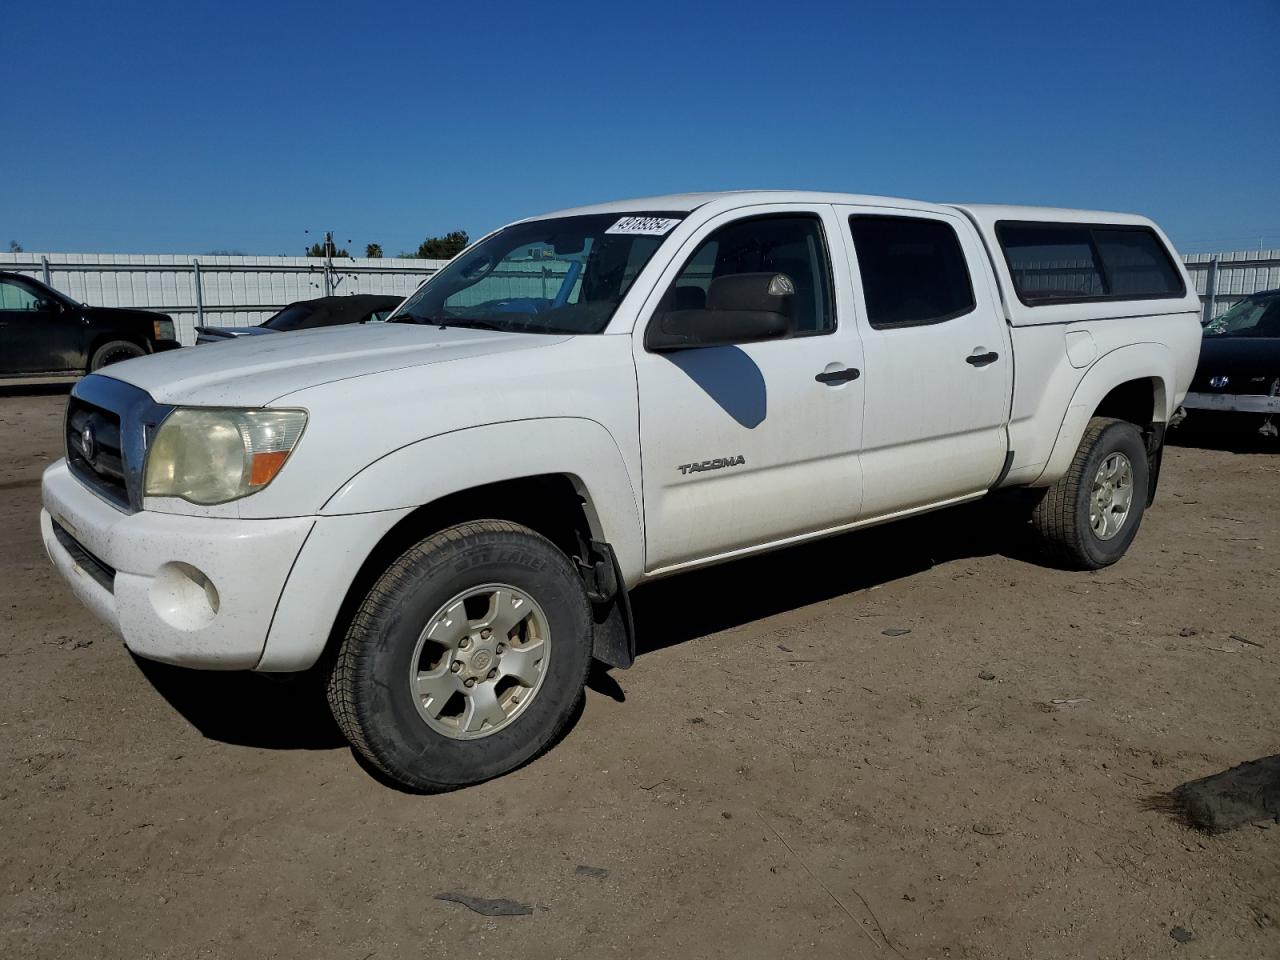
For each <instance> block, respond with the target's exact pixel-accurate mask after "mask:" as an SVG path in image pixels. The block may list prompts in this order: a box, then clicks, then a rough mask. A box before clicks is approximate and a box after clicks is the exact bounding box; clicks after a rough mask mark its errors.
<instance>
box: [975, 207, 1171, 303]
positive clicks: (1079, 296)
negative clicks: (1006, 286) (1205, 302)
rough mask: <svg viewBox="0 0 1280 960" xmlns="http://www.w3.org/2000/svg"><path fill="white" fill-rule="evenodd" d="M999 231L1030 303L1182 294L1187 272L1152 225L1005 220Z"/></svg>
mask: <svg viewBox="0 0 1280 960" xmlns="http://www.w3.org/2000/svg"><path fill="white" fill-rule="evenodd" d="M996 234H997V236H998V237H999V240H1000V246H1001V248H1002V249H1003V250H1004V256H1005V261H1006V262H1007V263H1008V265H1009V273H1010V275H1011V276H1012V277H1013V286H1014V290H1015V291H1017V294H1018V299H1019V300H1021V301H1022V302H1023V303H1025V304H1027V305H1028V306H1041V305H1044V304H1049V303H1081V302H1086V301H1094V300H1151V299H1157V298H1162V297H1181V296H1182V295H1183V294H1184V293H1186V287H1185V286H1184V285H1183V282H1182V276H1181V275H1180V274H1179V273H1178V270H1177V268H1176V267H1175V266H1174V265H1173V260H1172V258H1171V257H1170V256H1169V252H1168V250H1166V249H1165V247H1164V244H1162V243H1161V242H1160V238H1159V237H1157V236H1156V234H1155V232H1154V231H1153V230H1151V229H1150V228H1149V227H1127V226H1115V225H1102V224H1082V223H1022V222H1012V221H1003V222H1001V223H999V224H997V225H996Z"/></svg>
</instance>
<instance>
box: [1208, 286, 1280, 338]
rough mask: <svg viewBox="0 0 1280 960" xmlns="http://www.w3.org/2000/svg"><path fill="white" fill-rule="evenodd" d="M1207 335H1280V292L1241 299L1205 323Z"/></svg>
mask: <svg viewBox="0 0 1280 960" xmlns="http://www.w3.org/2000/svg"><path fill="white" fill-rule="evenodd" d="M1204 335H1205V336H1206V337H1280V293H1276V294H1271V295H1269V296H1261V297H1250V298H1249V299H1248V300H1241V301H1240V302H1239V303H1237V304H1236V305H1235V306H1234V307H1232V308H1231V309H1230V310H1228V311H1227V312H1226V313H1224V314H1222V315H1221V316H1219V317H1214V318H1213V319H1212V320H1210V321H1209V322H1208V323H1206V324H1205V325H1204Z"/></svg>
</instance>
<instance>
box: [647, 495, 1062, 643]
mask: <svg viewBox="0 0 1280 960" xmlns="http://www.w3.org/2000/svg"><path fill="white" fill-rule="evenodd" d="M1025 516H1027V512H1026V507H1025V505H1024V506H1020V505H1019V503H1018V502H1016V501H1007V502H996V501H984V502H981V503H977V504H971V505H966V506H962V507H955V508H952V509H950V510H943V511H939V512H937V513H930V514H925V515H923V516H920V517H915V518H912V519H909V520H900V521H897V522H896V523H891V524H885V525H884V526H879V527H872V528H870V529H868V530H864V531H859V532H856V533H849V534H844V535H842V536H838V537H832V538H830V539H827V540H822V541H818V542H816V543H812V544H807V545H804V546H799V547H792V548H790V549H787V550H782V551H778V552H775V553H768V554H763V555H761V556H758V557H751V558H748V559H745V560H738V561H735V562H733V563H728V564H723V565H720V566H715V567H710V568H707V569H705V570H699V571H695V572H691V573H686V574H684V575H681V576H677V577H673V578H671V579H669V580H661V581H658V582H656V583H653V584H648V585H645V586H643V587H640V588H639V589H637V590H636V592H635V594H634V596H633V599H632V606H633V608H634V612H635V620H636V653H637V655H640V656H643V655H644V654H646V653H651V652H653V651H655V650H661V649H663V648H665V647H669V646H673V645H674V644H678V643H684V642H685V641H688V640H692V639H695V638H697V637H701V636H706V635H707V634H711V633H718V632H719V631H721V630H728V629H730V628H732V627H738V626H742V625H743V624H746V623H750V622H752V621H754V620H761V619H764V618H765V617H771V616H773V615H775V614H778V613H782V612H784V611H787V610H794V609H796V608H799V607H803V606H807V605H809V604H812V603H819V602H822V601H824V600H830V599H833V598H835V597H839V596H843V595H845V594H848V593H854V592H856V591H858V590H866V589H869V588H870V587H874V586H876V585H877V584H882V583H888V582H889V581H891V580H897V579H900V578H902V577H907V576H911V575H912V574H915V573H921V572H922V571H925V570H928V569H929V568H931V567H933V566H935V565H937V564H940V563H946V562H947V561H950V560H958V559H962V558H966V557H979V556H990V555H992V554H1001V555H1004V556H1008V557H1012V558H1014V559H1018V560H1025V561H1030V562H1033V563H1034V562H1038V557H1037V555H1036V552H1035V548H1034V545H1033V544H1032V542H1031V540H1030V537H1029V529H1028V527H1027V525H1026V524H1025V523H1022V522H1020V519H1021V518H1022V517H1025Z"/></svg>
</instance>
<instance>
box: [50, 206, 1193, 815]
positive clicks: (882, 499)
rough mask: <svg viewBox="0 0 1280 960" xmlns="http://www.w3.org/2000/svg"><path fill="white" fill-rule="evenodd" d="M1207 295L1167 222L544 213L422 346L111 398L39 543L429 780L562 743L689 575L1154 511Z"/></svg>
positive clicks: (267, 366)
mask: <svg viewBox="0 0 1280 960" xmlns="http://www.w3.org/2000/svg"><path fill="white" fill-rule="evenodd" d="M1198 317H1199V302H1198V300H1197V298H1196V296H1195V293H1194V291H1193V290H1192V288H1191V285H1190V284H1189V283H1188V281H1187V277H1186V274H1185V272H1184V270H1183V268H1182V266H1181V265H1180V264H1179V263H1178V260H1177V258H1176V256H1175V255H1174V253H1173V250H1172V248H1171V246H1170V244H1169V242H1168V240H1167V238H1166V237H1165V236H1164V234H1163V233H1162V232H1161V231H1160V229H1159V228H1158V227H1157V226H1156V225H1155V224H1153V223H1152V222H1151V221H1150V220H1147V219H1146V218H1144V217H1140V216H1133V215H1127V214H1111V213H1099V212H1089V211H1076V210H1058V209H1047V208H1029V207H999V206H944V205H935V204H928V203H919V202H915V201H910V200H897V199H887V198H880V197H868V196H857V195H846V194H822V193H803V192H785V191H772V192H770V191H765V192H742V193H728V194H689V195H677V196H665V197H656V198H649V199H644V200H632V201H626V202H620V203H607V204H600V205H596V206H589V207H582V208H577V209H573V210H567V211H563V212H560V213H554V214H549V215H547V216H543V217H536V218H532V219H529V220H524V221H520V222H517V223H513V224H511V225H509V226H507V227H503V228H502V229H500V230H497V231H495V232H494V233H492V234H490V235H489V236H487V237H485V238H483V239H482V240H480V241H479V242H477V243H476V244H474V245H472V246H471V247H469V248H468V249H467V250H465V251H464V252H463V253H462V254H460V255H459V256H458V257H457V258H455V259H454V260H453V261H451V262H450V263H449V264H448V265H447V266H446V267H445V268H444V269H442V270H441V271H440V272H439V273H438V274H436V275H435V276H434V277H433V278H432V279H430V280H429V281H428V282H427V283H426V284H424V285H423V286H422V287H420V288H419V289H418V290H417V291H416V292H415V293H414V294H413V295H412V296H410V297H409V298H408V299H407V300H406V301H405V302H404V303H403V304H401V305H400V307H399V308H398V309H397V311H396V314H395V316H393V317H392V320H391V322H388V323H384V324H376V325H375V324H371V325H366V326H362V327H348V328H333V329H322V330H313V331H302V332H297V333H290V334H285V335H281V336H274V337H258V338H244V339H243V340H239V341H230V342H226V343H220V344H214V345H211V346H207V347H201V349H199V350H184V351H177V352H175V353H173V354H170V355H165V356H153V357H145V358H141V359H138V360H133V361H129V362H127V363H123V364H119V365H117V366H112V367H111V368H110V369H109V370H106V371H104V372H102V373H100V374H95V375H93V376H90V377H87V378H85V379H84V380H82V381H81V382H80V383H79V384H78V385H77V386H76V388H75V389H74V390H73V392H72V396H71V398H70V400H69V405H68V416H67V435H66V457H65V459H63V460H60V461H58V462H57V463H56V464H54V465H53V466H51V467H50V468H49V469H48V470H47V471H46V473H45V475H44V480H43V500H44V509H43V511H42V512H41V517H40V522H41V525H42V528H43V532H44V540H45V544H46V546H47V548H48V552H49V555H50V557H51V559H52V560H53V562H54V564H55V565H56V566H57V568H58V570H59V571H60V572H61V573H62V574H63V576H64V578H65V579H66V581H67V582H68V583H69V584H70V586H71V588H72V590H73V591H74V592H75V594H76V595H77V596H78V597H79V598H80V599H81V600H82V601H83V602H84V603H85V604H86V605H87V606H88V607H89V608H90V609H91V610H93V611H94V612H95V613H96V614H97V615H98V616H100V617H101V618H102V619H103V620H105V621H106V622H107V623H108V624H110V625H111V626H112V627H113V628H114V629H115V630H117V631H118V632H119V633H120V634H121V636H122V637H123V638H124V641H125V643H126V644H127V645H128V647H129V648H130V649H131V650H132V651H133V652H134V653H136V654H137V655H139V656H142V657H148V658H153V659H157V660H163V661H167V662H170V663H175V664H181V665H185V666H189V667H195V668H209V669H238V670H259V671H268V672H288V671H304V670H309V669H316V670H320V671H323V672H324V675H325V677H326V679H327V690H328V697H329V701H330V705H331V707H332V709H333V712H334V715H335V716H336V718H337V720H338V723H339V725H340V726H341V728H342V730H343V731H344V733H345V734H346V736H347V737H348V739H349V740H350V741H351V743H352V745H353V747H354V748H355V749H356V750H357V751H359V752H360V753H361V754H362V755H363V756H364V757H366V758H367V759H368V760H369V761H370V762H371V763H373V764H374V765H376V766H377V767H378V768H380V769H381V770H383V771H384V772H385V773H386V774H387V775H388V776H390V777H393V778H395V779H396V780H398V781H399V782H401V783H403V784H405V785H406V786H408V787H411V788H414V789H418V790H424V791H434V790H444V789H450V788H453V787H458V786H462V785H465V784H470V783H475V782H477V781H481V780H484V779H487V778H490V777H493V776H496V775H499V774H502V773H504V772H506V771H509V770H511V769H513V768H514V767H516V766H519V765H520V764H522V763H524V762H526V761H528V760H530V759H532V758H533V757H534V756H536V755H537V754H538V753H539V752H540V751H541V750H543V749H545V748H546V747H547V746H548V745H549V744H550V743H551V742H553V741H554V740H555V738H556V736H557V734H558V733H559V731H560V730H561V729H562V727H563V726H564V724H565V723H566V722H567V721H568V718H569V717H570V716H571V714H572V711H573V709H574V706H575V704H576V702H577V700H578V699H579V698H580V697H581V695H582V689H583V684H584V680H585V677H586V673H587V668H588V666H589V664H590V662H591V660H592V658H593V657H594V658H597V659H600V660H603V661H604V662H606V663H608V664H610V665H613V666H617V667H626V666H629V665H630V663H631V660H632V658H633V656H634V636H633V629H632V625H631V618H630V613H629V605H628V597H629V594H630V591H632V590H633V589H634V588H635V587H637V586H638V585H640V584H641V583H644V582H645V581H648V580H652V579H655V578H658V577H663V576H668V575H671V574H674V573H678V572H681V571H684V570H688V569H693V568H696V567H700V566H704V565H707V564H711V563H718V562H721V561H726V560H731V559H733V558H736V557H742V556H745V555H748V554H752V553H756V552H759V551H764V550H770V549H774V548H778V547H784V546H787V545H789V544H794V543H798V542H802V541H805V540H809V539H813V538H816V537H824V536H829V535H832V534H837V533H841V532H843V531H848V530H853V529H857V528H859V527H863V526H867V525H870V524H877V523H882V522H885V521H890V520H894V519H896V518H899V517H904V516H909V515H912V514H917V513H920V512H923V511H928V510H934V509H937V508H941V507H946V506H948V505H951V504H958V503H962V502H965V501H971V500H976V499H978V498H981V497H984V496H986V495H988V494H989V493H991V492H992V491H994V490H996V489H1007V488H1023V489H1025V490H1027V491H1029V493H1028V499H1029V500H1030V501H1031V502H1032V503H1033V504H1034V506H1033V507H1032V508H1031V512H1030V518H1029V520H1030V523H1031V524H1032V526H1033V528H1034V530H1035V532H1036V535H1037V537H1038V539H1039V541H1040V543H1041V544H1042V545H1043V547H1044V549H1045V551H1046V553H1047V554H1048V556H1049V557H1051V558H1052V559H1053V560H1054V561H1055V562H1057V563H1059V564H1061V565H1064V566H1067V567H1074V568H1077V569H1091V568H1097V567H1100V566H1104V565H1106V564H1109V563H1113V562H1115V561H1116V560H1118V559H1119V558H1120V557H1121V556H1122V555H1123V554H1124V553H1125V551H1126V549H1127V548H1128V546H1129V544H1130V543H1131V542H1132V540H1133V537H1134V536H1135V534H1136V533H1137V530H1138V526H1139V524H1140V522H1141V519H1142V515H1143V512H1144V510H1145V509H1146V507H1147V506H1148V505H1149V503H1150V502H1151V500H1152V498H1153V497H1154V494H1155V489H1156V479H1157V477H1158V473H1159V467H1160V455H1161V450H1162V443H1163V438H1164V428H1165V425H1166V423H1167V422H1168V420H1169V417H1170V415H1171V414H1172V413H1173V412H1174V411H1175V410H1176V409H1177V406H1178V404H1179V403H1180V402H1181V400H1182V397H1183V395H1184V394H1185V393H1186V391H1187V387H1188V384H1189V383H1190V381H1191V378H1192V374H1193V372H1194V370H1195V367H1196V359H1197V355H1198V350H1199V345H1200V326H1199V322H1198Z"/></svg>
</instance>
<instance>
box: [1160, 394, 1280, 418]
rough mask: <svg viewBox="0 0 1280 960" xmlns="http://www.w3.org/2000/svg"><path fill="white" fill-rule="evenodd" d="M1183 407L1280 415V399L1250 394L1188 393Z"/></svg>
mask: <svg viewBox="0 0 1280 960" xmlns="http://www.w3.org/2000/svg"><path fill="white" fill-rule="evenodd" d="M1182 405H1183V406H1184V407H1186V408H1187V409H1188V410H1223V411H1229V412H1232V413H1280V397H1276V396H1267V395H1265V394H1248V393H1188V394H1187V398H1186V399H1185V400H1183V401H1182Z"/></svg>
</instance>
